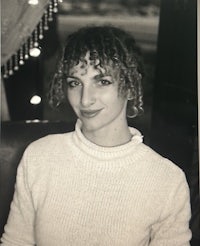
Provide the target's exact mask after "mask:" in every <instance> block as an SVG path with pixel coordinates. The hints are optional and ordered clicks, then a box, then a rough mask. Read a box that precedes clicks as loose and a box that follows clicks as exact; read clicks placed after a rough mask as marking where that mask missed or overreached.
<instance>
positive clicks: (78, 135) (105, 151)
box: [72, 119, 143, 160]
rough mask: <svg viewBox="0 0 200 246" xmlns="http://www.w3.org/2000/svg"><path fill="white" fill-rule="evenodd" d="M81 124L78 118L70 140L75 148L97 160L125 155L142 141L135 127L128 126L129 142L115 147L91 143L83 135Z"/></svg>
mask: <svg viewBox="0 0 200 246" xmlns="http://www.w3.org/2000/svg"><path fill="white" fill-rule="evenodd" d="M81 125H82V123H81V121H80V120H79V119H78V120H77V122H76V126H75V131H74V132H73V134H72V141H73V142H74V144H75V146H76V148H77V149H79V150H80V151H82V152H84V153H85V154H87V155H88V156H91V157H94V158H96V159H99V160H110V159H116V158H120V157H123V156H127V155H128V154H130V152H132V151H133V150H134V148H136V146H137V145H138V144H140V143H142V142H143V136H142V135H141V133H140V132H139V131H138V130H137V129H135V128H133V127H129V130H130V133H131V135H132V138H131V140H130V142H128V143H126V144H123V145H119V146H116V147H102V146H99V145H96V144H94V143H92V142H91V141H89V140H88V139H87V138H86V137H85V136H84V135H83V133H82V131H81Z"/></svg>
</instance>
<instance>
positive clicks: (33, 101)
mask: <svg viewBox="0 0 200 246" xmlns="http://www.w3.org/2000/svg"><path fill="white" fill-rule="evenodd" d="M30 103H31V104H34V105H37V104H40V103H41V97H40V96H38V95H34V96H32V98H31V99H30Z"/></svg>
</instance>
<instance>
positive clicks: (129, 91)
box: [127, 89, 133, 101]
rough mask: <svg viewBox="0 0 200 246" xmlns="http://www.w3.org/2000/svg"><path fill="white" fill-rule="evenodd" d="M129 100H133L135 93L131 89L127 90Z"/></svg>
mask: <svg viewBox="0 0 200 246" xmlns="http://www.w3.org/2000/svg"><path fill="white" fill-rule="evenodd" d="M127 100H128V101H131V100H133V93H132V92H131V90H130V89H128V91H127Z"/></svg>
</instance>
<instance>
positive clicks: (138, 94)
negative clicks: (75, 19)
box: [49, 26, 144, 117]
mask: <svg viewBox="0 0 200 246" xmlns="http://www.w3.org/2000/svg"><path fill="white" fill-rule="evenodd" d="M87 52H89V54H90V60H91V61H92V62H94V64H96V61H97V60H98V62H99V63H98V66H100V67H103V68H105V67H106V65H108V64H109V65H110V64H111V66H112V68H113V69H114V70H118V71H119V74H120V81H119V93H121V94H123V95H127V93H128V91H129V103H128V108H127V116H128V117H135V116H137V115H138V114H139V113H141V112H143V101H142V94H143V93H142V85H141V81H142V78H143V75H144V69H143V62H142V56H141V52H140V49H139V48H138V46H137V45H136V42H135V39H134V38H133V36H132V35H130V34H129V33H127V32H125V31H123V30H121V29H119V28H117V27H113V26H90V27H84V28H81V29H79V30H78V31H76V32H74V33H72V34H71V35H69V36H68V38H67V40H66V44H65V47H64V52H63V57H62V59H61V61H60V63H59V65H58V69H57V72H56V73H55V75H54V78H53V80H52V82H51V85H50V91H49V103H50V105H51V106H53V107H57V106H58V105H59V104H60V103H62V102H63V101H64V99H65V93H64V88H63V87H64V86H63V85H64V81H65V79H66V77H67V74H68V71H69V69H70V68H72V67H73V66H75V65H77V64H78V63H79V62H80V61H84V58H85V55H86V53H87ZM129 112H131V113H129Z"/></svg>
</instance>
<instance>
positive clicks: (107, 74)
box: [94, 73, 111, 79]
mask: <svg viewBox="0 0 200 246" xmlns="http://www.w3.org/2000/svg"><path fill="white" fill-rule="evenodd" d="M107 76H111V75H110V74H109V73H105V74H103V73H100V74H97V75H95V76H94V79H101V78H103V77H107Z"/></svg>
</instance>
